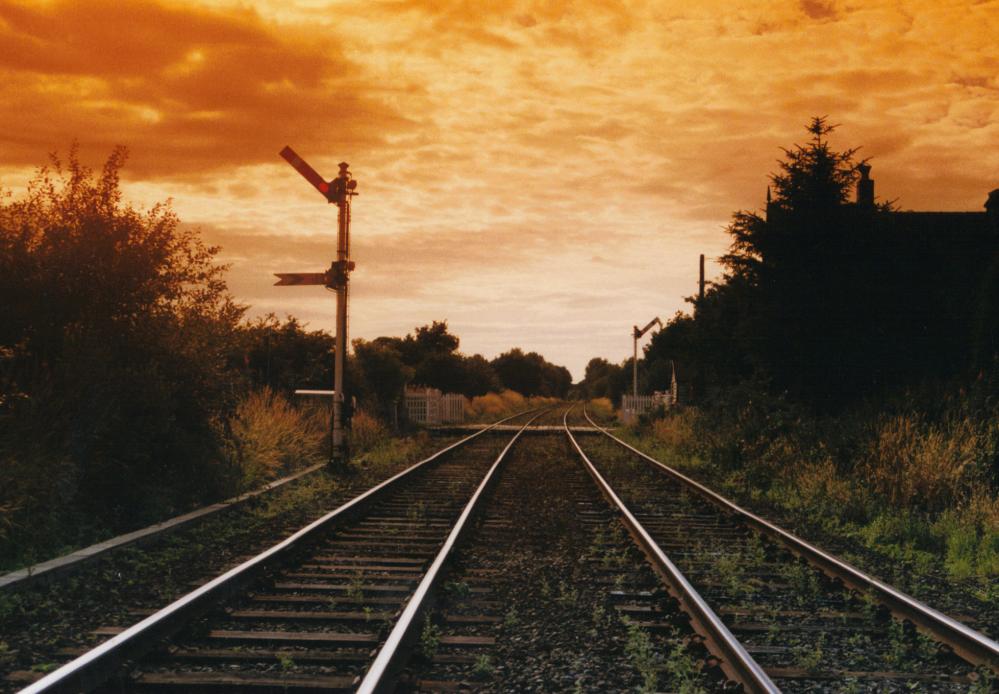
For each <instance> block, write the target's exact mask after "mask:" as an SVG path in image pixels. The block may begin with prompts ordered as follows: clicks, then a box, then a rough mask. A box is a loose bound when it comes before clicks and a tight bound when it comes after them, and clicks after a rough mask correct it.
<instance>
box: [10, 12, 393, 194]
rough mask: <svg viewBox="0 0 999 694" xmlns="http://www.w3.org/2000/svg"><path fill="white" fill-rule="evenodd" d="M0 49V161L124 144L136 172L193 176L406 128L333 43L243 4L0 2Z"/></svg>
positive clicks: (375, 141)
mask: <svg viewBox="0 0 999 694" xmlns="http://www.w3.org/2000/svg"><path fill="white" fill-rule="evenodd" d="M0 44H2V45H3V46H4V49H3V50H2V51H0V100H3V102H4V104H5V108H4V109H3V110H2V111H0V132H4V133H9V134H8V135H6V136H4V137H3V145H4V158H5V164H8V165H10V164H38V163H41V162H42V161H44V156H45V153H46V152H48V151H50V150H52V149H53V148H56V147H58V146H60V145H63V146H64V145H65V144H66V143H68V142H69V141H70V140H71V139H73V138H78V139H79V140H80V142H81V145H82V148H83V151H84V152H85V153H86V152H100V153H106V152H108V151H110V149H111V148H112V147H113V146H114V145H116V144H125V145H127V146H129V147H130V149H131V150H132V152H133V156H132V160H131V164H130V168H131V170H132V171H133V173H135V174H138V175H140V176H143V177H168V176H203V175H204V174H205V173H207V172H218V171H220V170H225V169H226V168H229V167H233V166H236V165H246V164H253V163H257V162H268V161H273V160H274V158H275V154H276V152H277V151H278V150H279V149H280V148H281V147H282V146H284V145H285V144H287V143H289V142H294V143H295V144H296V146H298V147H302V148H305V149H309V148H314V149H318V148H320V147H323V148H326V147H336V148H341V149H351V150H352V151H354V152H363V151H367V150H370V149H372V148H375V147H378V146H379V145H381V144H383V143H384V141H385V137H386V136H387V135H390V134H392V133H397V132H403V131H405V130H406V129H407V128H409V127H410V126H411V123H410V121H409V119H407V118H406V117H404V116H403V115H401V114H400V113H399V112H398V111H397V110H396V109H395V108H393V107H392V106H391V105H389V104H388V101H387V99H388V98H389V97H390V96H391V95H390V94H389V92H391V91H392V89H391V88H377V87H375V88H372V87H370V86H364V87H363V88H362V85H364V81H365V75H364V70H363V68H362V67H361V66H360V65H358V64H357V63H356V62H355V61H353V60H350V59H348V58H347V57H346V56H345V55H344V52H343V49H342V45H341V43H340V42H339V41H338V40H337V39H336V37H334V36H329V35H323V36H320V37H317V36H315V35H308V34H307V33H306V32H304V31H303V30H302V29H300V28H299V27H296V26H293V25H292V26H282V25H274V24H272V23H268V22H265V21H264V20H263V19H262V18H261V17H260V16H259V15H258V14H257V13H256V12H254V11H252V10H247V9H230V10H225V11H221V10H209V9H203V8H197V7H194V6H186V5H180V6H167V5H165V4H161V3H159V2H140V1H139V0H125V1H118V0H92V1H89V2H87V3H78V2H74V1H73V0H61V1H59V2H55V3H51V4H45V5H36V4H17V3H12V2H10V1H9V0H3V1H2V2H0ZM404 89H405V87H404ZM26 114H31V116H30V117H25V116H26ZM14 133H16V135H11V134H14Z"/></svg>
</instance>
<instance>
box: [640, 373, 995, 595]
mask: <svg viewBox="0 0 999 694" xmlns="http://www.w3.org/2000/svg"><path fill="white" fill-rule="evenodd" d="M992 387H993V382H992V380H991V379H990V378H986V379H983V380H982V381H981V383H980V387H976V388H973V389H970V390H966V391H964V392H963V394H962V395H961V397H959V398H954V399H950V400H946V401H944V403H942V404H941V402H940V400H939V398H933V399H932V400H931V402H930V403H924V402H921V401H919V400H914V399H913V397H912V394H911V393H910V394H906V395H902V396H898V397H897V398H894V399H892V398H889V399H887V400H882V401H880V402H879V405H878V407H877V408H874V406H872V405H864V404H862V405H858V406H856V407H854V408H851V409H849V410H847V411H845V412H842V413H839V414H837V415H834V416H832V415H824V416H816V415H814V414H812V413H809V412H808V411H807V410H803V409H802V408H801V407H800V406H797V405H795V404H793V403H791V402H789V401H788V400H786V399H783V398H774V397H771V396H768V395H766V393H765V392H764V393H760V392H756V393H753V392H751V391H750V390H743V391H740V394H739V396H738V397H736V394H735V393H734V392H733V393H732V394H730V397H729V398H728V399H727V400H725V401H724V402H722V403H718V404H715V405H712V406H711V407H704V408H696V407H686V408H682V409H678V410H674V411H672V412H670V413H669V414H668V415H667V416H666V417H665V418H664V419H662V420H659V421H656V422H654V423H653V424H652V425H651V427H650V432H649V433H650V437H649V438H648V439H647V441H648V442H651V443H652V444H653V445H654V446H661V447H662V449H663V450H662V452H661V453H660V454H661V455H665V456H667V457H669V459H670V461H671V462H672V463H673V464H678V465H682V466H685V467H689V468H691V469H696V470H697V472H698V474H707V475H710V476H711V477H712V478H713V481H714V483H715V484H716V485H718V486H721V487H724V488H726V489H728V490H729V491H730V492H734V493H736V494H739V495H744V496H745V497H747V498H749V499H751V500H755V501H757V502H762V503H768V504H774V505H777V506H779V507H782V508H784V509H785V510H787V511H788V512H790V513H792V514H794V515H795V517H797V518H800V519H801V520H802V521H803V522H806V523H808V524H820V525H821V526H822V527H824V528H825V529H827V530H832V531H834V532H846V533H856V534H857V535H858V536H859V537H860V538H861V539H862V540H863V541H864V542H866V543H868V544H869V545H871V546H876V547H878V548H880V549H881V550H882V551H887V552H889V553H897V554H898V555H899V556H905V557H909V558H912V559H913V560H915V561H917V562H918V561H921V560H920V558H919V557H920V556H921V555H923V554H926V555H932V556H935V557H937V558H938V560H940V561H942V562H943V563H944V564H945V565H946V567H947V569H948V571H949V572H950V573H951V575H953V576H955V577H969V576H980V577H993V578H994V577H996V576H999V494H997V492H996V489H995V486H994V475H995V470H996V465H997V461H999V401H996V400H995V398H994V396H991V397H985V396H984V395H983V393H984V392H987V391H990V390H991V389H992ZM934 406H935V407H934ZM931 413H932V414H931ZM858 480H863V484H860V483H858ZM893 548H894V549H893Z"/></svg>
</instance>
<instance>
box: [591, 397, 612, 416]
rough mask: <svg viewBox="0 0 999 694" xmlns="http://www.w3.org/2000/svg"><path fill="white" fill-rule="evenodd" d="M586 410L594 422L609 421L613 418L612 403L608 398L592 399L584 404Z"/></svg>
mask: <svg viewBox="0 0 999 694" xmlns="http://www.w3.org/2000/svg"><path fill="white" fill-rule="evenodd" d="M586 409H587V411H588V412H589V413H590V416H592V417H593V418H594V419H596V420H601V419H602V420H611V419H613V418H614V403H612V402H611V401H610V398H594V399H592V400H590V401H589V402H588V403H586Z"/></svg>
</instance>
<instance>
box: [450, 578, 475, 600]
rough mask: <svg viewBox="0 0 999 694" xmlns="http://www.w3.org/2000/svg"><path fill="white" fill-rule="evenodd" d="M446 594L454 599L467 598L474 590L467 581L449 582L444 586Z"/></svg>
mask: <svg viewBox="0 0 999 694" xmlns="http://www.w3.org/2000/svg"><path fill="white" fill-rule="evenodd" d="M444 592H446V593H447V594H448V595H450V596H451V597H453V598H459V599H460V598H467V597H468V596H469V595H471V593H472V588H471V586H469V585H468V584H467V583H466V582H465V581H448V582H447V583H445V584H444Z"/></svg>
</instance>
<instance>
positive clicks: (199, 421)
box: [0, 149, 243, 546]
mask: <svg viewBox="0 0 999 694" xmlns="http://www.w3.org/2000/svg"><path fill="white" fill-rule="evenodd" d="M125 156H126V155H125V151H124V150H123V149H116V150H115V151H114V152H113V153H112V154H111V156H110V157H109V158H108V160H107V162H106V164H105V166H104V168H103V170H102V171H101V173H100V174H94V173H93V172H92V171H90V170H89V169H87V168H86V167H84V166H83V165H82V164H81V163H80V162H79V160H78V159H77V156H76V151H75V149H74V150H73V151H71V152H70V155H69V158H68V162H67V164H66V165H65V166H63V165H62V164H61V163H60V162H59V161H58V160H57V159H56V158H55V157H53V160H52V165H51V166H50V167H48V168H42V169H40V170H39V172H38V174H37V175H36V177H35V178H34V179H33V180H32V182H31V183H30V184H29V187H28V190H27V193H26V195H25V196H24V197H23V198H21V199H16V200H15V199H13V198H11V197H10V196H8V197H7V198H6V199H4V200H2V201H0V297H3V299H2V302H0V392H2V393H3V394H4V395H3V398H2V399H0V424H2V426H0V460H2V464H0V505H3V506H8V507H13V509H14V511H13V513H12V518H9V519H8V522H10V523H13V524H14V525H15V526H16V528H17V533H16V535H17V536H18V538H19V539H20V541H21V542H23V543H26V544H28V545H29V546H30V545H31V544H32V543H34V542H35V541H38V540H39V538H42V537H48V536H51V535H53V534H58V535H61V536H63V537H66V538H72V537H73V536H76V535H81V536H89V535H92V534H93V533H94V532H95V526H96V531H97V532H101V529H102V528H107V529H111V530H117V529H122V528H125V527H131V526H134V525H135V524H136V523H140V522H144V521H151V520H154V519H156V518H158V517H161V516H162V515H163V514H164V512H170V511H172V510H175V509H179V508H184V507H187V506H188V505H189V504H191V503H193V502H199V501H203V500H206V499H208V498H211V497H214V496H217V495H218V494H219V493H220V492H221V491H222V490H223V489H224V486H225V483H226V470H225V467H224V465H222V463H221V456H220V455H219V437H218V435H217V431H216V423H217V422H218V421H219V418H218V416H219V414H220V413H224V412H226V411H227V410H228V409H229V408H230V407H231V406H232V404H233V403H234V401H235V392H234V390H233V389H232V387H231V385H230V384H231V381H230V379H229V378H228V377H227V375H226V361H227V360H226V357H227V352H228V348H229V346H230V344H231V342H232V339H233V335H234V333H235V331H236V326H237V323H238V321H239V318H240V316H241V314H242V311H243V309H242V307H240V306H238V305H236V304H235V303H234V302H233V300H232V298H231V297H230V295H229V293H228V291H227V289H226V285H225V282H224V280H223V272H224V270H225V268H224V267H223V266H221V265H219V264H217V263H216V262H215V255H216V253H217V251H218V249H217V248H213V247H209V246H206V245H204V244H203V243H202V242H201V240H200V238H199V235H198V231H197V230H196V229H191V228H188V227H184V226H181V225H180V223H179V221H178V219H177V217H176V215H175V214H174V213H173V212H172V211H171V210H170V208H169V205H167V204H159V205H156V206H154V207H153V208H152V209H150V210H148V211H144V212H143V211H140V210H136V209H135V208H133V207H131V206H130V205H128V204H126V203H125V202H124V201H123V200H122V194H121V190H120V188H119V171H120V169H121V167H122V165H123V163H124V161H125ZM53 508H58V509H59V511H57V512H56V513H52V509H53ZM81 518H86V519H87V520H85V521H81ZM12 534H13V533H12Z"/></svg>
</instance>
